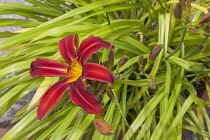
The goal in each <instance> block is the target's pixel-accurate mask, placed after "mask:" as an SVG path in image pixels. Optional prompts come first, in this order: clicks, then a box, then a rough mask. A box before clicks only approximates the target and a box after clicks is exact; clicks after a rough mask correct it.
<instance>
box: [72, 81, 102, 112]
mask: <svg viewBox="0 0 210 140" xmlns="http://www.w3.org/2000/svg"><path fill="white" fill-rule="evenodd" d="M69 94H70V98H71V101H72V103H74V104H76V105H78V106H80V107H82V108H83V109H84V110H85V111H86V112H87V113H88V114H103V110H102V106H101V104H100V103H99V102H98V101H97V100H96V97H95V96H94V95H93V94H92V93H90V92H88V91H86V90H85V85H84V83H83V82H82V80H81V79H78V81H77V82H74V83H73V84H71V86H70V91H69Z"/></svg>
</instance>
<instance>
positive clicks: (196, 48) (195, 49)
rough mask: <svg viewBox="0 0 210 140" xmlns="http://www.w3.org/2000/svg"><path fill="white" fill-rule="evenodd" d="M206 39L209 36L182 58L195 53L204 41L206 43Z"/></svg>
mask: <svg viewBox="0 0 210 140" xmlns="http://www.w3.org/2000/svg"><path fill="white" fill-rule="evenodd" d="M208 38H209V36H206V37H205V38H204V39H203V40H202V41H201V43H200V44H199V45H198V46H197V47H195V48H194V49H193V50H192V51H191V52H190V53H188V54H187V55H185V56H184V58H187V57H189V56H190V55H191V54H193V53H194V52H195V51H197V50H198V49H199V48H200V47H201V46H202V45H203V43H205V41H206V40H207V39H208Z"/></svg>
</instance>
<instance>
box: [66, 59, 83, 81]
mask: <svg viewBox="0 0 210 140" xmlns="http://www.w3.org/2000/svg"><path fill="white" fill-rule="evenodd" d="M82 69H83V68H82V65H81V64H80V63H79V62H78V61H77V59H74V60H73V61H72V63H71V65H70V66H69V67H68V69H67V73H68V75H69V79H68V81H67V83H72V82H74V81H76V80H77V79H78V78H79V77H80V76H81V75H82Z"/></svg>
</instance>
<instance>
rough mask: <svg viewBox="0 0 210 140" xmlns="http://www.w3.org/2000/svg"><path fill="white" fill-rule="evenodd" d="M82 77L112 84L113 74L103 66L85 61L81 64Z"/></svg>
mask: <svg viewBox="0 0 210 140" xmlns="http://www.w3.org/2000/svg"><path fill="white" fill-rule="evenodd" d="M82 77H83V78H84V79H89V80H97V81H101V82H107V83H110V84H113V82H114V75H113V74H112V73H111V72H110V71H109V70H108V69H107V68H106V67H104V66H101V65H99V64H95V63H85V64H84V65H83V74H82Z"/></svg>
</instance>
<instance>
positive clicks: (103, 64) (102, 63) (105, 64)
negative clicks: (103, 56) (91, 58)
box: [100, 60, 109, 68]
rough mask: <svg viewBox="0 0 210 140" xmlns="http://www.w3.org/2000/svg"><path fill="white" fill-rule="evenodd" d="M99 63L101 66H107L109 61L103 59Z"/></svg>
mask: <svg viewBox="0 0 210 140" xmlns="http://www.w3.org/2000/svg"><path fill="white" fill-rule="evenodd" d="M100 64H101V65H102V66H104V67H106V68H108V65H109V62H108V60H106V61H104V62H101V63H100Z"/></svg>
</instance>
